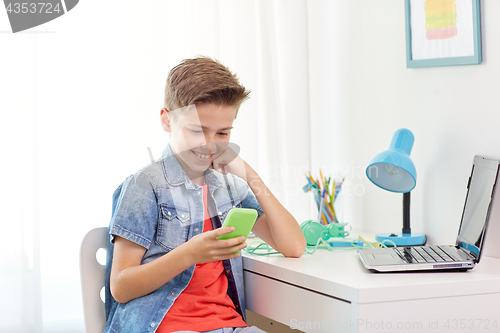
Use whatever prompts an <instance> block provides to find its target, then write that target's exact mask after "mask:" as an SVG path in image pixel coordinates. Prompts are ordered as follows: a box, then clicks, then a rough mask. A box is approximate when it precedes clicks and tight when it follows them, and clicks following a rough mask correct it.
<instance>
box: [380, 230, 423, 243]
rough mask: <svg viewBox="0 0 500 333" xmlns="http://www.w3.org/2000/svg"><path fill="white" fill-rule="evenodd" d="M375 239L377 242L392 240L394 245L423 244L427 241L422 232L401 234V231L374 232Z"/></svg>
mask: <svg viewBox="0 0 500 333" xmlns="http://www.w3.org/2000/svg"><path fill="white" fill-rule="evenodd" d="M375 239H376V240H377V242H382V241H384V240H386V239H387V240H390V241H393V242H394V244H396V246H414V245H425V242H426V241H427V239H426V237H425V235H424V234H417V233H411V234H403V233H401V232H394V233H385V234H376V235H375ZM387 245H388V244H387Z"/></svg>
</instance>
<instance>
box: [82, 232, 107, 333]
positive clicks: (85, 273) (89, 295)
mask: <svg viewBox="0 0 500 333" xmlns="http://www.w3.org/2000/svg"><path fill="white" fill-rule="evenodd" d="M107 235H108V228H107V227H102V228H95V229H92V230H90V231H89V232H88V233H87V235H85V237H84V238H83V241H82V246H81V248H80V277H81V283H82V297H83V315H84V319H85V330H86V332H87V333H97V332H99V333H102V332H103V330H104V326H106V314H105V310H104V302H103V301H102V299H101V296H100V295H101V290H102V289H103V288H104V276H105V266H104V265H101V264H100V263H99V262H98V261H97V257H96V254H97V251H98V250H99V249H101V248H103V249H104V250H106V237H107Z"/></svg>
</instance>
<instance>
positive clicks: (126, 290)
mask: <svg viewBox="0 0 500 333" xmlns="http://www.w3.org/2000/svg"><path fill="white" fill-rule="evenodd" d="M248 94H249V92H248V91H246V90H245V88H244V87H243V86H241V85H240V84H239V82H238V79H237V77H236V76H235V75H234V74H232V73H231V72H230V71H229V70H228V69H227V68H226V67H224V66H223V65H222V64H220V63H219V62H217V61H214V60H212V59H209V58H206V57H199V58H194V59H187V60H184V61H183V62H182V63H181V64H179V65H178V66H176V67H174V68H173V69H172V70H171V71H170V73H169V75H168V78H167V84H166V88H165V104H164V106H165V107H164V108H163V109H162V110H161V124H162V127H163V129H164V130H165V131H166V132H169V133H170V143H169V145H168V146H167V147H166V149H165V151H164V153H163V156H162V158H161V160H159V161H157V162H154V163H152V164H151V165H150V166H148V167H146V168H144V169H143V170H141V171H139V172H138V173H136V174H134V175H133V176H130V177H128V178H127V179H126V180H125V181H124V182H123V183H122V184H121V185H120V187H118V189H117V190H116V191H115V193H114V194H113V213H112V219H111V222H110V227H109V233H110V235H111V237H110V242H108V251H107V252H108V259H107V265H106V318H107V324H106V328H105V332H127V333H128V332H141V333H142V332H161V333H163V332H180V331H196V332H206V331H211V332H212V331H213V332H224V333H226V332H233V329H234V332H249V333H250V332H262V331H261V330H259V329H258V328H255V327H250V328H249V327H248V326H247V325H246V323H245V321H244V320H245V299H244V288H243V270H242V260H241V257H240V254H239V253H235V252H236V251H238V250H241V249H243V248H245V246H246V244H245V243H244V237H238V238H233V239H228V240H217V237H218V236H220V235H223V234H226V233H229V232H231V231H232V230H233V229H232V227H225V228H221V224H222V222H223V220H224V219H225V217H226V215H227V213H228V211H229V210H230V209H231V208H233V207H243V208H253V209H255V210H257V212H258V218H257V221H256V222H255V225H254V227H253V229H252V231H253V232H254V233H255V234H256V235H257V236H258V237H260V238H261V239H263V240H264V241H265V242H267V243H268V244H269V245H271V246H272V247H273V248H274V249H276V250H277V251H280V252H281V253H282V254H284V255H285V256H287V257H299V256H300V255H302V253H303V252H304V249H305V246H306V242H305V239H304V236H303V234H302V231H301V229H300V226H299V225H298V223H297V221H296V220H295V219H294V218H293V217H292V216H291V214H290V213H289V212H288V211H287V210H286V209H285V208H284V207H283V206H282V205H281V204H280V203H279V202H278V200H277V199H276V198H275V197H274V196H273V195H272V194H271V193H270V192H269V190H268V189H267V187H266V186H265V185H264V183H263V182H262V180H261V179H260V178H259V176H258V175H257V173H256V172H255V171H254V170H253V169H252V168H251V167H250V166H249V165H248V164H247V163H246V162H245V161H243V160H242V159H241V158H240V157H239V156H237V154H236V153H235V152H234V150H233V149H231V148H230V145H228V142H229V138H230V134H231V129H232V124H233V120H234V119H235V118H236V114H237V112H238V109H239V106H240V105H241V103H242V102H243V101H244V100H245V99H246V98H248ZM245 181H246V182H245ZM111 263H112V265H111Z"/></svg>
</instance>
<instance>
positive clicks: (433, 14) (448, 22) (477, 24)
mask: <svg viewBox="0 0 500 333" xmlns="http://www.w3.org/2000/svg"><path fill="white" fill-rule="evenodd" d="M405 14H406V67H407V68H418V67H434V66H456V65H477V64H480V63H481V61H482V57H481V19H480V6H479V0H405Z"/></svg>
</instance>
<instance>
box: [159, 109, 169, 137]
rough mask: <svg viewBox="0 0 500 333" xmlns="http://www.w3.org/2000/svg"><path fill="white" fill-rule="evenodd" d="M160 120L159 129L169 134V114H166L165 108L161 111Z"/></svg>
mask: <svg viewBox="0 0 500 333" xmlns="http://www.w3.org/2000/svg"><path fill="white" fill-rule="evenodd" d="M160 120H161V127H163V130H164V131H165V132H169V133H170V131H171V127H170V114H169V113H168V110H167V108H163V109H161V113H160Z"/></svg>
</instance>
